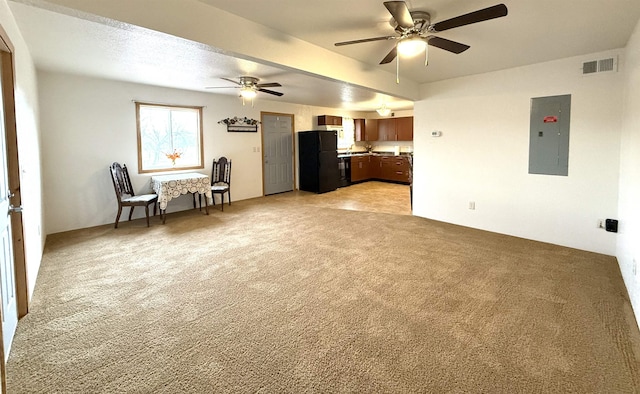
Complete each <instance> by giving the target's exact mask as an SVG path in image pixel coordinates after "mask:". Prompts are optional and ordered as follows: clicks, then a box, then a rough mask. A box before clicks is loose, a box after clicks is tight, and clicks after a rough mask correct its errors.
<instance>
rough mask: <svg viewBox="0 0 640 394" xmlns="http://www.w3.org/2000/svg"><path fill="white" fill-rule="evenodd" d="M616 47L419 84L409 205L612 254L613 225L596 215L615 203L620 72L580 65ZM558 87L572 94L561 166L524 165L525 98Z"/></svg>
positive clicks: (609, 212)
mask: <svg viewBox="0 0 640 394" xmlns="http://www.w3.org/2000/svg"><path fill="white" fill-rule="evenodd" d="M619 52H621V51H610V52H605V53H598V54H593V55H590V56H582V57H575V58H568V59H562V60H558V61H553V62H548V63H542V64H536V65H532V66H527V67H521V68H515V69H509V70H504V71H498V72H492V73H487V74H481V75H475V76H470V77H463V78H457V79H452V80H448V81H442V82H437V83H432V84H426V85H424V86H423V87H422V94H423V98H424V99H423V100H421V101H420V102H417V103H416V104H415V107H414V122H415V123H414V129H415V130H414V152H415V168H414V213H415V214H416V215H418V216H423V217H426V218H431V219H435V220H440V221H445V222H450V223H455V224H460V225H464V226H469V227H474V228H479V229H484V230H489V231H495V232H499V233H504V234H510V235H514V236H518V237H524V238H529V239H533V240H539V241H544V242H550V243H554V244H559V245H564V246H569V247H574V248H579V249H584V250H589V251H594V252H599V253H605V254H609V255H613V254H614V253H615V244H616V234H613V233H608V232H605V231H604V230H602V229H598V228H597V226H596V224H597V220H598V219H601V218H603V219H604V218H616V217H617V212H618V206H617V201H618V171H619V153H620V116H621V106H622V93H621V92H622V75H623V74H622V73H609V74H604V73H603V74H599V75H591V76H582V75H581V66H582V62H583V61H587V60H594V59H602V58H605V57H608V56H610V55H616V54H618V53H619ZM561 94H571V126H570V149H569V176H547V175H530V174H528V154H529V120H530V119H529V115H530V112H529V109H530V100H531V98H533V97H542V96H554V95H561ZM434 130H438V131H442V136H441V137H439V138H433V137H430V133H431V131H434ZM470 201H474V202H475V204H476V209H475V210H470V209H468V206H469V202H470Z"/></svg>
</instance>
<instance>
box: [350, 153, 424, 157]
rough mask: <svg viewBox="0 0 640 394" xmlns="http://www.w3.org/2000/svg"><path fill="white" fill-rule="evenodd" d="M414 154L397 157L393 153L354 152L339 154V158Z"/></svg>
mask: <svg viewBox="0 0 640 394" xmlns="http://www.w3.org/2000/svg"><path fill="white" fill-rule="evenodd" d="M412 154H413V153H411V152H401V153H400V154H399V155H396V154H394V153H392V152H372V153H368V152H353V153H338V157H339V158H343V157H353V156H411V155H412Z"/></svg>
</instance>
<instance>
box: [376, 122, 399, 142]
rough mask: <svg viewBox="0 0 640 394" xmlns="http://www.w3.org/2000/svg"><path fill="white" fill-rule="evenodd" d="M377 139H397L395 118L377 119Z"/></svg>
mask: <svg viewBox="0 0 640 394" xmlns="http://www.w3.org/2000/svg"><path fill="white" fill-rule="evenodd" d="M378 141H397V140H396V118H385V119H378Z"/></svg>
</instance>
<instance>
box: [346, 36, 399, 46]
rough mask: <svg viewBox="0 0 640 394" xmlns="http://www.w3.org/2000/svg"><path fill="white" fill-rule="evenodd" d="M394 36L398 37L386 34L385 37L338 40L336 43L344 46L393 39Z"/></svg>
mask: <svg viewBox="0 0 640 394" xmlns="http://www.w3.org/2000/svg"><path fill="white" fill-rule="evenodd" d="M394 38H396V37H395V36H384V37H373V38H363V39H362V40H352V41H343V42H336V43H335V44H334V45H335V46H337V47H339V46H343V45H351V44H360V43H361V42H370V41H382V40H393V39H394Z"/></svg>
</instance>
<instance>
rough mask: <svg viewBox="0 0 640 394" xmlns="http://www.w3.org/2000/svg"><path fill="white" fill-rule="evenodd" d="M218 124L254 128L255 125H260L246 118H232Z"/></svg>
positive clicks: (258, 122) (256, 121)
mask: <svg viewBox="0 0 640 394" xmlns="http://www.w3.org/2000/svg"><path fill="white" fill-rule="evenodd" d="M218 123H219V124H226V125H227V126H233V125H238V126H242V125H246V126H256V125H258V124H260V121H258V120H255V119H250V118H247V117H244V118H239V117H237V116H234V117H233V118H227V119H222V120H221V121H219V122H218Z"/></svg>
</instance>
